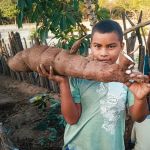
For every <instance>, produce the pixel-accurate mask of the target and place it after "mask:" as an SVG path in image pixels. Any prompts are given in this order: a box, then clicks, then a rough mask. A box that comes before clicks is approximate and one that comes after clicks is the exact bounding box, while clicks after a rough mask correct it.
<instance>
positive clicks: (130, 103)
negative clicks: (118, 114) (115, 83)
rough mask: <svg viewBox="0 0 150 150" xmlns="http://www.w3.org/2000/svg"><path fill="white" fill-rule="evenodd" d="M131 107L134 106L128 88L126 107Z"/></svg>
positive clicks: (132, 96) (132, 97)
mask: <svg viewBox="0 0 150 150" xmlns="http://www.w3.org/2000/svg"><path fill="white" fill-rule="evenodd" d="M132 105H134V95H133V93H132V92H131V91H130V90H129V88H128V89H127V106H128V107H130V106H132Z"/></svg>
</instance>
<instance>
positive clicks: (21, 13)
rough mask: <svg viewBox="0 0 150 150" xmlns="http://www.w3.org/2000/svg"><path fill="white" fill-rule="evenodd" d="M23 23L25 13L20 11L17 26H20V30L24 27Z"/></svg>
mask: <svg viewBox="0 0 150 150" xmlns="http://www.w3.org/2000/svg"><path fill="white" fill-rule="evenodd" d="M22 21H23V12H22V11H20V12H19V14H18V16H17V24H18V28H21V27H22Z"/></svg>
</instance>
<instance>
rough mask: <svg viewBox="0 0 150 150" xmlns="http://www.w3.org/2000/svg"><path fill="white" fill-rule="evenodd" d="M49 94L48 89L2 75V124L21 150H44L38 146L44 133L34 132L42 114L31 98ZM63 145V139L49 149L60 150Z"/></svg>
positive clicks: (0, 84) (0, 108)
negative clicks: (39, 94) (31, 102)
mask: <svg viewBox="0 0 150 150" xmlns="http://www.w3.org/2000/svg"><path fill="white" fill-rule="evenodd" d="M47 92H48V90H47V89H44V88H41V87H37V86H34V85H30V84H27V83H25V82H19V81H15V80H12V79H11V78H9V77H6V76H2V75H0V122H3V124H4V127H5V129H6V130H7V132H8V133H9V138H10V139H11V140H12V141H13V143H14V144H15V145H16V146H17V147H18V148H19V149H21V150H43V148H42V146H40V145H39V144H38V138H39V137H40V135H42V133H41V132H39V131H37V130H33V128H34V127H35V125H36V123H37V122H38V121H40V120H41V119H42V114H41V113H40V112H39V110H38V109H37V107H36V106H33V105H31V104H30V102H29V98H30V97H32V96H34V95H36V94H38V93H47ZM61 145H62V139H60V141H59V142H57V143H52V144H51V145H50V148H49V149H50V150H59V149H61V148H60V147H61ZM45 149H46V148H44V150H45Z"/></svg>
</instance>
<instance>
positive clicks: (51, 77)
mask: <svg viewBox="0 0 150 150" xmlns="http://www.w3.org/2000/svg"><path fill="white" fill-rule="evenodd" d="M37 72H38V73H39V75H40V76H42V77H47V78H48V79H49V80H53V81H56V82H58V83H63V82H65V81H66V80H68V77H66V76H60V75H54V72H53V68H52V66H50V68H49V72H48V71H46V69H45V67H44V65H43V64H40V65H39V66H37Z"/></svg>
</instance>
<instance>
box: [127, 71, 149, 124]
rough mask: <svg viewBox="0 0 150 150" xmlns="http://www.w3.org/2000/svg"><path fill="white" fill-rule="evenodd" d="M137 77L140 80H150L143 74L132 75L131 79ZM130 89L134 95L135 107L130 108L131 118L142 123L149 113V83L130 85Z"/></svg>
mask: <svg viewBox="0 0 150 150" xmlns="http://www.w3.org/2000/svg"><path fill="white" fill-rule="evenodd" d="M135 76H137V77H138V78H139V79H140V78H141V79H143V78H148V77H147V76H145V75H142V74H137V73H136V74H131V77H135ZM128 86H129V89H130V91H131V92H132V93H133V95H134V105H132V106H131V107H130V108H129V111H130V114H131V117H132V119H133V120H134V121H137V122H141V121H143V120H144V119H145V117H146V116H147V114H148V113H149V110H148V104H147V99H146V97H147V95H148V94H149V93H150V84H149V83H137V82H134V83H132V84H131V83H130V85H128Z"/></svg>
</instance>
